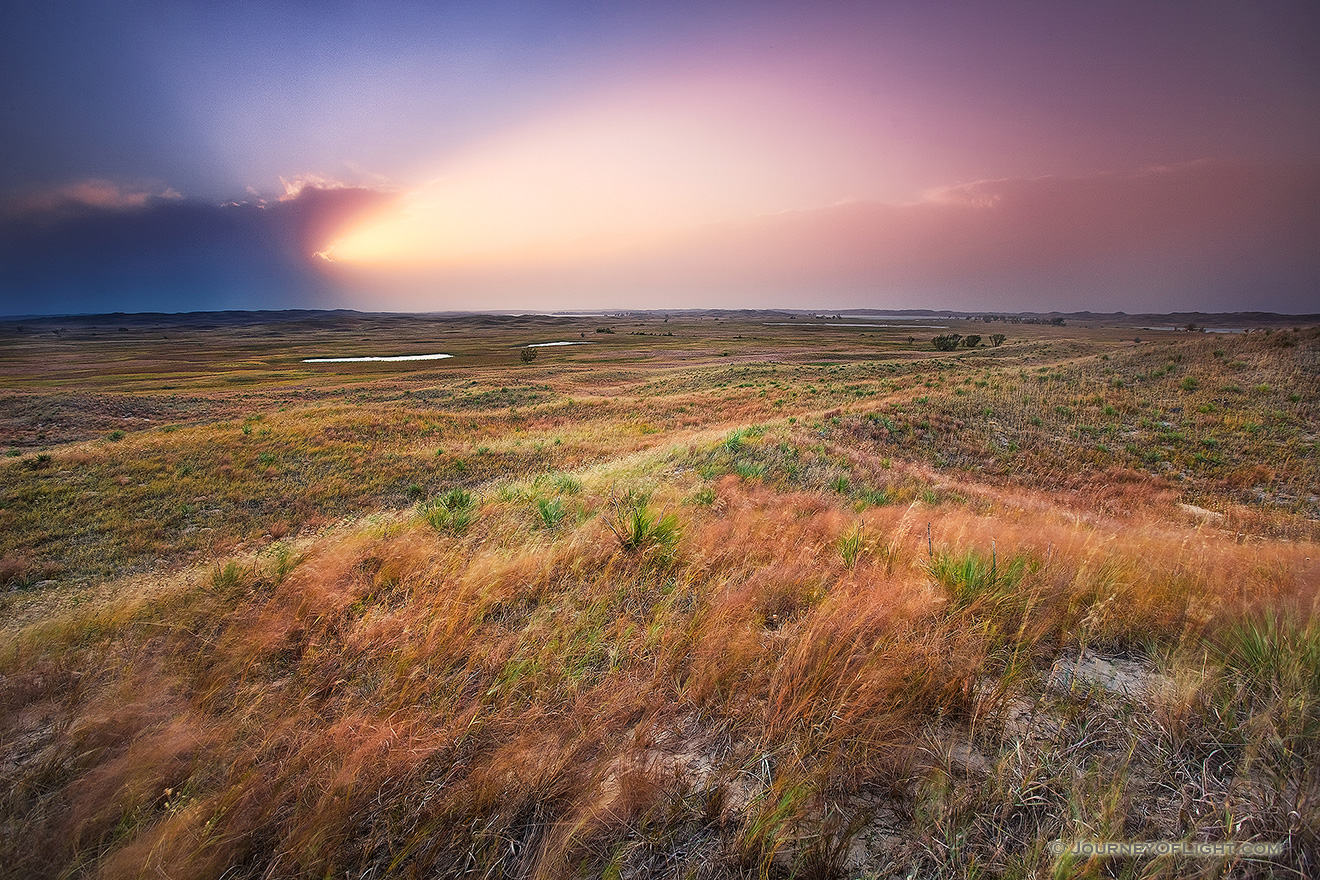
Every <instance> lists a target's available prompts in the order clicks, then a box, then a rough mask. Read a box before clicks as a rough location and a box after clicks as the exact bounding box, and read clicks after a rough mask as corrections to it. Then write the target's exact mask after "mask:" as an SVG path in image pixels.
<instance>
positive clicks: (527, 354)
mask: <svg viewBox="0 0 1320 880" xmlns="http://www.w3.org/2000/svg"><path fill="white" fill-rule="evenodd" d="M519 357H521V358H522V362H523V363H524V364H530V363H531V362H532V361H534V360H536V349H534V348H524V349H523V350H522V351H521V352H520V353H519Z"/></svg>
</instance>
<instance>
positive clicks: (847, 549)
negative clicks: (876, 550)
mask: <svg viewBox="0 0 1320 880" xmlns="http://www.w3.org/2000/svg"><path fill="white" fill-rule="evenodd" d="M862 540H863V539H862V524H861V523H857V524H856V525H854V526H853V527H852V528H851V529H849V530H848V531H846V532H844V533H843V534H842V535H840V536H839V541H838V543H839V555H840V556H842V557H843V564H844V566H845V567H847V568H853V567H855V566H856V565H857V555H858V554H859V553H860V552H861V551H862Z"/></svg>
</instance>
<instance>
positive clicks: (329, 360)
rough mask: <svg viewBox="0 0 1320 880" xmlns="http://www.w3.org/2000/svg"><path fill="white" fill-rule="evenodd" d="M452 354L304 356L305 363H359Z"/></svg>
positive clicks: (437, 358)
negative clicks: (343, 356) (342, 356)
mask: <svg viewBox="0 0 1320 880" xmlns="http://www.w3.org/2000/svg"><path fill="white" fill-rule="evenodd" d="M451 357H453V355H452V354H400V355H395V356H394V357H346V358H303V363H304V364H359V363H365V362H366V361H438V360H442V359H443V358H451Z"/></svg>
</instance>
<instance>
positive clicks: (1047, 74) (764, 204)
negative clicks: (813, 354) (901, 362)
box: [0, 0, 1320, 315]
mask: <svg viewBox="0 0 1320 880" xmlns="http://www.w3.org/2000/svg"><path fill="white" fill-rule="evenodd" d="M0 120H2V121H0V132H2V133H3V136H0V314H7V315H22V314H61V313H99V312H113V311H193V310H204V309H226V308H357V309H363V310H377V311H434V310H451V309H465V310H481V309H523V310H529V311H553V310H572V309H582V308H687V307H722V308H756V307H768V308H802V309H841V308H880V309H883V308H896V309H901V308H939V309H958V310H966V311H995V312H1000V311H1052V310H1058V311H1075V310H1083V309H1085V310H1090V311H1097V312H1103V311H1117V310H1122V311H1127V312H1129V313H1134V312H1158V311H1191V310H1199V311H1235V310H1247V309H1252V310H1271V311H1279V312H1285V313H1314V312H1320V246H1318V243H1320V7H1317V6H1316V4H1314V3H1313V2H1297V3H1269V2H1253V3H1249V4H1248V3H1242V2H1215V0H1201V2H1186V3H1178V2H1166V3H1150V2H1142V3H1124V2H1111V3H1105V2H1096V3H1087V4H1074V3H1054V2H1030V3H1029V2H1013V0H1006V2H1001V3H976V2H968V3H955V2H940V0H927V2H919V3H903V2H858V3H851V2H813V3H804V2H799V3H788V2H772V0H765V2H719V0H705V2H663V0H654V2H627V0H597V2H586V0H583V2H498V0H492V2H474V3H461V2H451V3H435V2H398V0H377V2H347V0H339V2H336V0H330V2H258V0H248V2H238V0H213V2H166V0H138V2H97V3H90V2H61V0H44V2H29V0H9V2H7V3H4V4H0Z"/></svg>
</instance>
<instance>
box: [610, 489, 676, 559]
mask: <svg viewBox="0 0 1320 880" xmlns="http://www.w3.org/2000/svg"><path fill="white" fill-rule="evenodd" d="M612 506H613V507H614V515H613V516H612V517H611V518H610V519H609V520H607V521H606V525H607V526H608V527H609V529H610V531H611V532H613V533H614V536H615V537H616V538H618V539H619V546H620V547H622V548H623V549H624V550H625V551H627V552H628V553H630V554H634V555H638V556H649V557H652V558H654V559H655V560H657V561H668V560H670V559H672V558H673V557H674V555H675V553H676V552H677V550H678V542H679V540H680V539H681V538H682V537H683V527H682V524H681V523H679V521H678V517H677V516H676V515H674V514H672V513H665V514H661V513H657V512H655V511H653V510H651V508H650V506H649V503H648V500H647V498H646V496H645V495H633V494H632V493H629V495H628V496H625V497H624V498H623V499H621V500H617V501H615V502H613V504H612Z"/></svg>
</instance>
